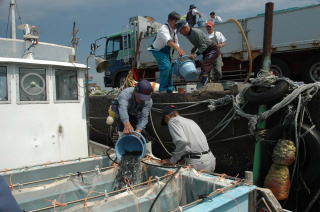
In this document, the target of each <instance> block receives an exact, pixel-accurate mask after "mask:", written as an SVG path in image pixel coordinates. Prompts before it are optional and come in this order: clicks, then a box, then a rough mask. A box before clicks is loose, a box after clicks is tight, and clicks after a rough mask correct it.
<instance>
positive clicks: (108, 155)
mask: <svg viewBox="0 0 320 212" xmlns="http://www.w3.org/2000/svg"><path fill="white" fill-rule="evenodd" d="M110 149H112V148H111V147H110V148H109V149H107V150H106V155H107V157H108V158H109V159H110V160H111V161H112V162H114V163H115V164H119V163H117V161H115V160H114V159H112V158H111V156H110V154H109V153H108V152H109V151H110ZM115 159H117V157H116V158H115Z"/></svg>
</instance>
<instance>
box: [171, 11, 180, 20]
mask: <svg viewBox="0 0 320 212" xmlns="http://www.w3.org/2000/svg"><path fill="white" fill-rule="evenodd" d="M180 18H181V15H180V14H179V13H177V12H176V11H172V12H171V13H169V15H168V20H180Z"/></svg>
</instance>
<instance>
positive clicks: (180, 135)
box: [161, 105, 216, 172]
mask: <svg viewBox="0 0 320 212" xmlns="http://www.w3.org/2000/svg"><path fill="white" fill-rule="evenodd" d="M162 115H163V117H162V123H161V124H162V125H168V128H169V132H170V135H171V137H172V141H173V143H174V145H175V150H174V152H172V157H171V158H170V159H166V160H162V163H163V164H176V163H178V162H181V161H183V162H184V163H185V164H186V165H191V166H192V167H193V168H195V169H197V170H206V171H212V172H213V171H214V169H215V166H216V158H215V157H214V156H213V154H212V152H211V151H210V149H209V145H208V142H207V138H206V136H205V135H204V133H203V132H202V130H201V129H200V127H199V125H198V124H197V123H195V122H194V121H193V120H191V119H187V118H184V117H182V116H180V115H179V113H178V112H177V110H176V107H175V106H174V105H170V106H167V107H165V108H164V109H163V114H162Z"/></svg>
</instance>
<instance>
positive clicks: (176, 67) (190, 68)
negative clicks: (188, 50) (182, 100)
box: [172, 56, 199, 81]
mask: <svg viewBox="0 0 320 212" xmlns="http://www.w3.org/2000/svg"><path fill="white" fill-rule="evenodd" d="M172 68H173V70H172V71H173V73H174V74H175V75H177V76H181V77H183V78H184V79H185V80H187V81H190V80H196V79H198V77H199V72H198V71H197V69H196V66H195V64H194V62H193V60H191V59H189V57H188V56H183V57H180V58H179V59H177V61H176V62H175V63H174V64H173V67H172Z"/></svg>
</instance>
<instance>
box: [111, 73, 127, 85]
mask: <svg viewBox="0 0 320 212" xmlns="http://www.w3.org/2000/svg"><path fill="white" fill-rule="evenodd" d="M127 75H128V72H126V71H125V72H120V73H119V74H118V75H117V77H116V81H115V83H114V84H115V87H118V88H120V87H121V86H122V85H123V84H124V82H125V80H126V78H127Z"/></svg>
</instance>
